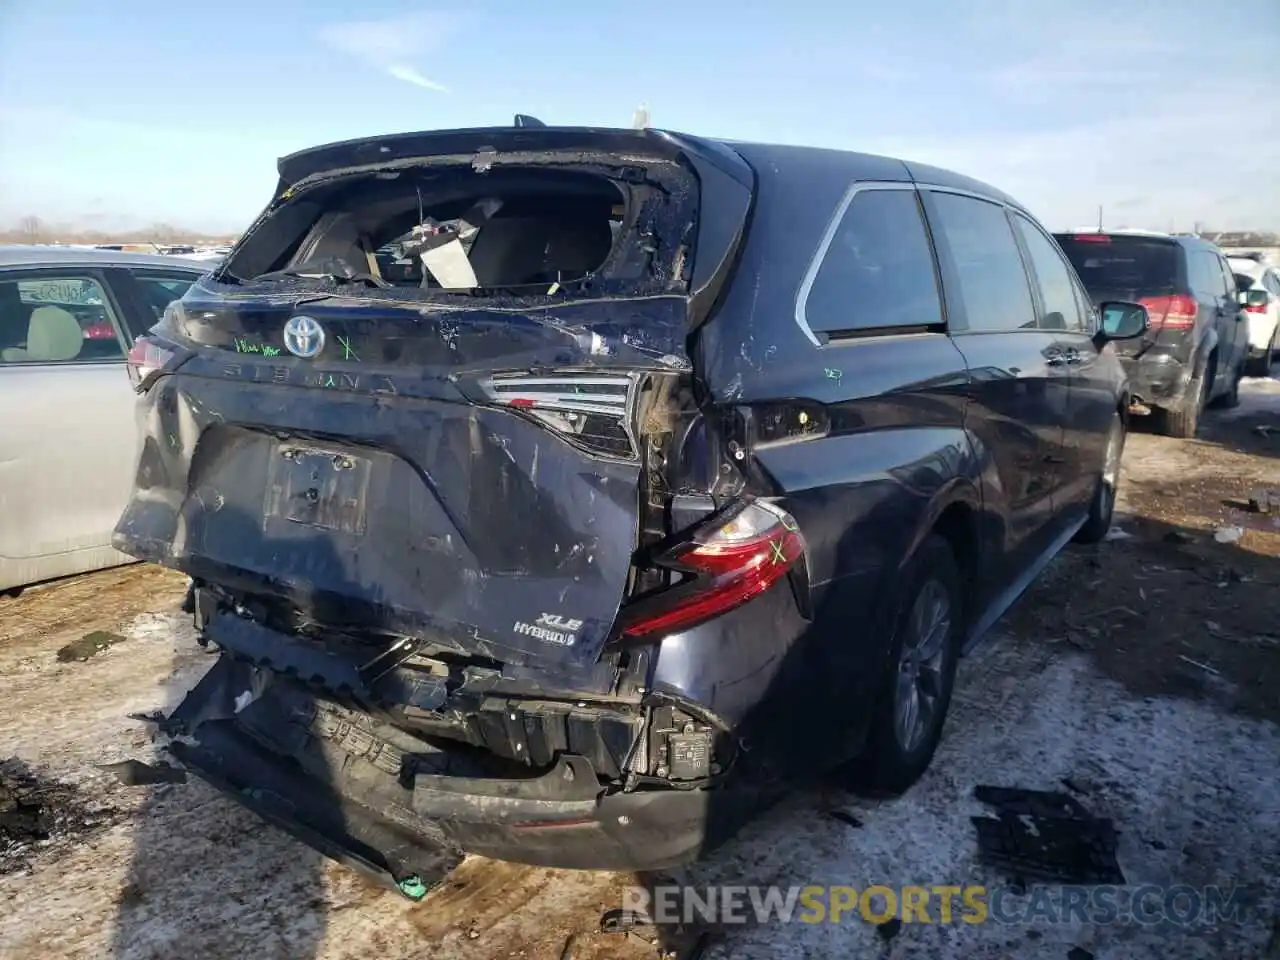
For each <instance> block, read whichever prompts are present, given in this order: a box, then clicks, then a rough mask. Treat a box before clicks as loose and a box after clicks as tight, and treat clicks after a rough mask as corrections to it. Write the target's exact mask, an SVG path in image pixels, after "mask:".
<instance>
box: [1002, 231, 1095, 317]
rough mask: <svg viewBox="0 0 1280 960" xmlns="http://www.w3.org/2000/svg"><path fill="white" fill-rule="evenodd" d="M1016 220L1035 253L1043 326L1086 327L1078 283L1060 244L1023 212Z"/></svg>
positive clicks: (1032, 259) (1031, 253)
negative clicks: (1046, 234)
mask: <svg viewBox="0 0 1280 960" xmlns="http://www.w3.org/2000/svg"><path fill="white" fill-rule="evenodd" d="M1013 222H1014V223H1015V224H1017V227H1018V233H1019V234H1021V235H1022V242H1023V243H1024V244H1025V245H1026V248H1027V253H1029V254H1030V255H1031V266H1032V269H1033V270H1034V271H1035V275H1036V282H1037V283H1038V284H1039V285H1040V299H1041V301H1042V302H1043V311H1044V312H1043V313H1041V315H1040V329H1041V330H1073V331H1077V332H1078V331H1081V330H1083V329H1084V318H1083V317H1082V316H1081V314H1080V303H1079V301H1078V300H1077V299H1076V290H1075V284H1074V283H1072V281H1071V270H1070V269H1069V268H1068V267H1067V262H1066V260H1064V259H1063V258H1062V253H1061V252H1060V251H1059V250H1058V245H1057V244H1055V243H1054V242H1053V241H1052V240H1050V239H1049V238H1048V237H1046V236H1045V235H1044V234H1043V233H1042V232H1041V231H1040V230H1039V229H1038V228H1037V227H1036V226H1035V225H1034V224H1032V223H1031V222H1030V221H1029V220H1027V218H1026V217H1024V216H1022V215H1021V214H1015V215H1014V217H1013Z"/></svg>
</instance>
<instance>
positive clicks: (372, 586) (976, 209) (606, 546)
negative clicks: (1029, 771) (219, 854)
mask: <svg viewBox="0 0 1280 960" xmlns="http://www.w3.org/2000/svg"><path fill="white" fill-rule="evenodd" d="M279 172H280V182H279V187H278V189H277V191H276V193H275V196H274V198H273V199H272V201H271V202H270V204H269V206H268V207H267V209H266V211H265V212H264V213H263V214H262V216H261V217H260V218H259V219H258V220H257V221H256V222H255V223H254V224H253V225H252V227H251V228H250V229H249V230H248V231H247V232H246V233H245V235H244V237H243V238H242V239H241V240H240V242H239V243H238V244H237V245H236V247H235V249H234V250H233V251H232V253H231V254H230V255H229V256H228V257H227V259H226V260H225V262H224V263H223V264H222V265H221V266H219V267H218V268H217V269H216V270H215V271H214V272H213V273H212V274H211V275H210V276H208V277H206V278H205V279H204V280H202V281H201V282H199V283H198V284H197V285H196V286H194V287H192V289H191V290H190V292H188V293H187V295H186V296H185V297H184V298H183V299H182V300H181V301H179V302H178V303H175V304H174V305H173V306H172V307H171V308H170V309H169V311H168V313H167V314H166V316H165V318H164V319H163V321H162V322H161V323H160V324H159V325H158V326H156V327H155V328H154V330H153V331H152V332H151V333H150V334H149V335H148V336H147V337H146V338H144V339H142V340H140V341H139V342H138V344H137V345H136V346H135V348H134V350H133V353H132V355H131V357H130V368H131V372H132V374H133V376H134V379H135V382H136V384H137V390H138V392H139V393H140V395H141V400H140V408H139V410H140V417H141V420H142V424H143V426H142V449H141V453H140V458H139V464H138V470H137V481H136V489H135V492H134V495H133V498H132V501H131V502H130V504H129V506H128V508H127V509H126V511H125V513H124V515H123V516H122V518H121V520H120V523H119V525H118V528H117V531H116V538H115V544H116V546H117V547H118V548H120V549H121V550H124V551H126V552H127V553H130V554H132V555H133V556H135V557H139V558H142V559H144V560H150V561H154V562H157V563H162V564H165V565H166V566H170V567H173V568H175V569H178V570H181V571H183V572H184V573H186V574H187V575H189V576H190V577H191V579H192V589H191V593H190V596H189V598H188V606H189V610H190V612H191V613H192V614H193V616H194V618H195V622H196V625H197V627H198V630H199V633H200V636H201V638H202V641H203V642H205V643H207V644H210V645H213V647H215V648H216V649H217V650H218V651H219V652H220V656H219V657H218V659H217V661H216V663H215V665H214V666H213V667H212V669H211V670H210V671H209V673H208V674H207V675H206V676H205V677H204V678H203V680H201V682H200V683H199V684H198V686H196V688H195V689H194V690H193V691H192V692H191V693H190V694H189V695H188V696H187V698H186V699H185V700H184V701H183V702H182V703H181V704H180V705H179V706H178V707H177V709H176V710H175V711H174V712H173V713H172V714H171V715H170V716H169V717H168V718H167V720H166V721H165V723H164V728H165V729H166V730H167V732H169V733H170V734H172V735H173V742H172V745H171V749H172V750H173V752H174V753H175V754H176V755H177V756H178V757H179V759H180V760H181V761H182V762H183V763H184V764H185V765H186V766H188V767H189V768H191V769H193V770H194V771H196V772H197V773H199V774H200V775H201V776H202V777H204V778H206V779H207V780H209V781H210V782H212V783H214V784H216V785H218V786H219V787H221V788H223V789H225V790H227V791H228V792H229V793H231V794H232V795H233V796H235V797H236V798H238V799H239V800H240V801H242V802H243V803H245V804H247V805H248V806H250V807H252V808H253V809H255V810H257V811H258V812H259V813H261V814H262V815H263V816H265V817H267V818H269V819H272V820H274V821H275V822H277V823H279V824H281V825H282V826H284V827H286V828H287V829H289V830H291V831H293V832H294V833H295V834H297V835H298V836H300V837H301V838H303V839H304V840H305V841H307V842H308V843H311V844H313V845H315V846H316V847H318V848H320V849H321V850H323V851H324V852H326V853H328V854H329V855H331V856H334V857H337V858H340V859H342V860H343V861H345V862H347V863H350V864H352V865H354V866H357V867H360V868H362V869H365V870H368V871H371V872H373V873H376V874H378V875H381V876H382V877H384V878H387V879H389V880H391V881H392V882H395V883H397V884H399V885H400V886H401V888H402V889H407V887H406V884H408V885H409V887H413V888H414V889H420V888H419V887H418V886H417V885H418V883H419V879H420V878H424V877H426V878H433V877H438V876H439V875H440V872H441V870H443V869H445V868H447V866H448V864H449V863H451V862H453V858H454V857H456V856H457V854H458V852H459V851H465V852H472V853H479V854H484V855H487V856H492V857H498V858H504V859H510V860H519V861H525V862H529V863H536V864H545V865H550V866H559V867H585V868H613V869H656V868H660V867H664V866H668V865H672V864H676V863H679V862H682V861H687V860H689V859H692V858H694V857H696V856H697V855H699V853H701V852H703V851H705V850H707V849H709V848H710V847H712V846H714V845H715V844H716V843H718V842H720V841H722V840H723V839H725V838H726V837H728V836H730V835H731V834H732V833H733V831H734V830H735V829H736V828H737V827H738V826H739V825H740V824H741V823H742V822H743V820H744V819H745V818H747V817H748V816H750V815H751V813H752V812H753V811H755V810H757V809H759V807H760V805H761V804H762V803H764V802H767V800H768V799H770V798H772V797H774V796H776V795H777V793H778V791H779V789H780V788H781V787H783V786H784V785H786V784H788V783H792V782H795V781H797V780H799V779H802V778H806V777H811V776H813V775H816V774H838V775H856V777H857V778H858V779H859V780H860V781H861V782H863V783H865V784H868V785H870V786H872V787H873V788H876V789H879V790H883V791H888V792H900V791H902V790H905V789H906V788H907V787H909V786H910V785H911V784H912V783H913V782H914V781H915V780H916V779H917V778H918V777H919V776H920V775H921V773H922V772H923V771H924V769H925V767H926V766H927V765H928V763H929V762H930V759H931V758H932V756H933V753H934V750H935V748H936V746H937V743H938V740H939V737H940V736H941V733H942V728H943V722H944V718H945V714H946V711H947V705H948V701H949V699H950V695H951V690H952V685H953V679H954V675H955V670H956V662H957V658H958V657H959V655H960V654H961V653H962V652H963V651H964V650H965V649H967V648H968V647H969V646H970V645H971V644H972V643H974V642H975V641H976V640H977V639H978V638H979V637H980V636H981V635H982V634H983V633H984V631H986V630H987V628H988V627H989V626H990V625H991V624H992V622H993V621H994V620H995V619H996V618H997V617H998V616H999V615H1000V614H1001V613H1002V612H1003V611H1004V610H1005V609H1006V608H1007V607H1008V605H1009V604H1010V603H1012V602H1013V600H1014V599H1016V597H1017V596H1018V595H1019V594H1020V593H1021V592H1022V591H1023V590H1024V589H1025V588H1026V586H1027V585H1028V583H1029V582H1030V581H1031V580H1032V579H1033V578H1034V576H1035V575H1036V574H1037V572H1038V571H1039V570H1040V569H1041V568H1042V567H1043V566H1044V565H1045V563H1047V562H1048V560H1049V559H1051V558H1052V557H1053V555H1054V554H1055V553H1056V552H1057V551H1058V550H1059V549H1060V548H1061V547H1062V546H1063V545H1064V544H1065V543H1066V542H1067V541H1069V540H1071V539H1072V538H1073V537H1075V538H1078V539H1084V540H1097V539H1099V538H1101V537H1102V536H1103V534H1104V533H1105V531H1106V530H1107V528H1108V525H1109V523H1110V517H1111V512H1112V506H1113V503H1114V497H1115V488H1116V480H1117V475H1118V467H1119V460H1120V453H1121V449H1122V446H1123V443H1124V438H1125V429H1126V422H1127V420H1126V418H1127V409H1128V394H1127V388H1126V385H1125V380H1124V375H1123V372H1122V370H1121V368H1120V366H1119V364H1118V362H1117V360H1116V358H1115V356H1114V355H1113V354H1114V351H1113V350H1111V349H1109V348H1108V342H1109V341H1110V340H1114V339H1120V338H1126V337H1132V336H1138V335H1140V334H1141V333H1142V331H1143V329H1144V328H1145V324H1146V312H1145V309H1144V308H1143V307H1141V306H1139V305H1134V304H1126V303H1106V304H1101V305H1099V306H1098V307H1096V308H1095V307H1094V305H1092V304H1091V302H1090V300H1089V298H1088V296H1087V295H1086V294H1085V293H1084V292H1083V290H1082V289H1081V287H1080V284H1079V281H1078V279H1077V278H1076V276H1075V273H1074V272H1073V270H1072V269H1071V267H1070V265H1069V264H1068V263H1067V261H1066V260H1064V259H1063V257H1062V254H1061V252H1060V250H1059V249H1058V247H1057V246H1056V245H1055V244H1054V242H1053V240H1052V239H1051V238H1050V237H1049V236H1048V235H1047V234H1046V233H1045V232H1044V230H1043V229H1042V228H1041V227H1040V226H1039V225H1038V224H1037V223H1036V221H1035V220H1034V219H1033V218H1032V217H1031V216H1030V215H1029V214H1028V213H1027V212H1026V211H1025V210H1024V209H1023V208H1021V207H1020V206H1019V205H1018V204H1017V203H1016V202H1015V201H1013V200H1012V199H1011V198H1009V197H1007V196H1005V195H1004V194H1002V193H1000V192H999V191H996V190H994V189H992V188H990V187H987V186H985V185H983V184H980V183H977V182H975V181H972V180H969V179H968V178H965V177H960V176H957V175H955V174H951V173H947V172H945V171H942V170H938V169H935V168H931V167H926V166H922V165H918V164H914V163H904V162H902V161H899V160H893V159H887V158H882V157H875V156H867V155H861V154H854V153H844V152H837V151H830V150H816V149H805V148H798V147H779V146H766V145H758V144H740V143H732V144H729V143H722V142H716V141H711V140H708V139H703V138H699V137H692V136H685V135H680V134H672V133H665V132H658V131H653V130H640V131H637V130H596V129H577V128H548V127H542V126H515V127H511V128H495V129H475V130H460V131H444V132H429V133H415V134H406V135H398V136H388V137H381V138H373V139H367V140H360V141H351V142H344V143H338V144H333V145H329V146H323V147H318V148H316V149H312V150H307V151H304V152H302V153H298V154H294V155H292V156H289V157H286V158H284V159H283V160H281V161H280V165H279Z"/></svg>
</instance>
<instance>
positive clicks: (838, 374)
mask: <svg viewBox="0 0 1280 960" xmlns="http://www.w3.org/2000/svg"><path fill="white" fill-rule="evenodd" d="M822 372H823V373H825V374H826V375H827V379H828V380H843V379H844V371H843V370H835V369H832V368H831V367H827V368H826V369H825V370H823V371H822Z"/></svg>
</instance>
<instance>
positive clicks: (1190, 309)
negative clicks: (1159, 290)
mask: <svg viewBox="0 0 1280 960" xmlns="http://www.w3.org/2000/svg"><path fill="white" fill-rule="evenodd" d="M1138 302H1139V303H1140V304H1142V305H1143V306H1144V307H1146V308H1147V313H1148V314H1150V315H1151V326H1152V327H1153V328H1157V327H1158V328H1161V329H1164V330H1189V329H1190V328H1191V327H1194V326H1195V323H1196V316H1197V315H1198V314H1199V313H1200V304H1199V303H1198V302H1197V301H1196V298H1195V297H1189V296H1187V295H1186V294H1184V293H1176V294H1174V295H1173V296H1167V297H1143V298H1142V299H1141V300H1139V301H1138Z"/></svg>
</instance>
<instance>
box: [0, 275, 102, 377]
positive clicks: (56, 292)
mask: <svg viewBox="0 0 1280 960" xmlns="http://www.w3.org/2000/svg"><path fill="white" fill-rule="evenodd" d="M10 277H12V279H10ZM119 329H120V327H119V323H118V318H117V317H116V316H115V313H114V312H113V311H112V309H111V304H110V301H109V300H108V299H107V295H106V292H105V291H104V290H103V288H102V285H101V284H100V283H99V282H98V281H97V280H94V279H92V278H89V277H77V276H59V275H56V274H52V273H40V274H36V275H28V276H27V277H14V276H13V275H12V274H10V275H7V276H6V277H5V278H4V279H0V362H3V363H72V362H85V361H90V360H120V359H122V358H123V357H124V349H123V347H122V346H121V343H120V337H119V334H118V333H117V331H118V330H119Z"/></svg>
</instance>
